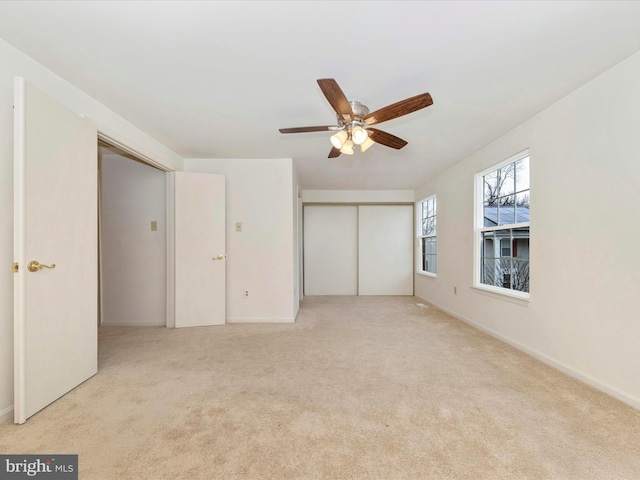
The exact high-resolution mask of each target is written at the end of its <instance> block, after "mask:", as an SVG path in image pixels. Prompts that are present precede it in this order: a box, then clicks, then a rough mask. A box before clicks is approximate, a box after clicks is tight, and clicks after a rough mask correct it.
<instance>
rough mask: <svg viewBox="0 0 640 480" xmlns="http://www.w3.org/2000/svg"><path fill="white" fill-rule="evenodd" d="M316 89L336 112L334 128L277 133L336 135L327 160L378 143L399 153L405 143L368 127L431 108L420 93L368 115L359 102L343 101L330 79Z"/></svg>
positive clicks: (363, 149)
mask: <svg viewBox="0 0 640 480" xmlns="http://www.w3.org/2000/svg"><path fill="white" fill-rule="evenodd" d="M318 85H320V89H321V90H322V93H324V96H325V97H327V100H328V101H329V103H330V104H331V106H332V107H333V109H334V110H335V111H336V114H337V119H338V122H337V123H338V124H337V125H324V126H318V127H294V128H281V129H280V133H305V132H326V131H335V132H336V133H335V134H334V135H332V136H331V144H332V145H333V148H332V149H331V151H330V152H329V158H335V157H338V156H340V154H341V153H344V154H347V155H353V152H354V146H355V145H360V149H361V150H362V151H363V152H364V151H365V150H367V149H368V148H369V147H370V146H371V145H373V144H374V143H380V144H382V145H386V146H387V147H391V148H395V149H396V150H399V149H401V148H402V147H404V146H405V145H406V144H407V142H406V141H404V140H403V139H401V138H398V137H396V136H395V135H391V134H390V133H387V132H383V131H382V130H378V129H377V128H372V127H371V125H376V124H378V123H382V122H386V121H387V120H393V119H394V118H398V117H402V116H403V115H407V114H409V113H413V112H415V111H417V110H420V109H423V108H425V107H428V106H429V105H432V104H433V100H432V99H431V95H429V94H428V93H421V94H420V95H416V96H415V97H411V98H407V99H405V100H401V101H399V102H396V103H394V104H391V105H387V106H386V107H383V108H381V109H379V110H376V111H375V112H373V113H369V109H368V108H367V107H366V106H365V105H363V104H362V103H360V102H359V101H356V100H351V101H349V100H347V97H346V96H345V94H344V93H343V92H342V89H341V88H340V87H339V86H338V83H337V82H336V81H335V80H334V79H333V78H321V79H320V80H318Z"/></svg>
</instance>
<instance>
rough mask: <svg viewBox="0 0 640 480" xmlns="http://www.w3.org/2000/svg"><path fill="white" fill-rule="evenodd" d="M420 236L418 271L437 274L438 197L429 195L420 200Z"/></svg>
mask: <svg viewBox="0 0 640 480" xmlns="http://www.w3.org/2000/svg"><path fill="white" fill-rule="evenodd" d="M418 237H419V239H420V247H419V248H420V254H419V261H420V265H419V266H418V271H419V272H420V273H427V274H429V273H431V274H433V275H435V274H436V270H437V261H436V197H435V195H434V196H433V197H429V198H427V199H426V200H423V201H421V202H420V206H419V208H418Z"/></svg>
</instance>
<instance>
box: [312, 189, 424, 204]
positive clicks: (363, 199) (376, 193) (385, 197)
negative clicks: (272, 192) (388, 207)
mask: <svg viewBox="0 0 640 480" xmlns="http://www.w3.org/2000/svg"><path fill="white" fill-rule="evenodd" d="M413 200H414V191H413V190H304V191H303V192H302V201H303V202H304V203H407V202H413Z"/></svg>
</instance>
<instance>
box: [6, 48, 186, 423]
mask: <svg viewBox="0 0 640 480" xmlns="http://www.w3.org/2000/svg"><path fill="white" fill-rule="evenodd" d="M14 76H21V77H24V78H25V79H26V81H27V82H29V83H31V84H33V85H35V86H36V87H38V88H39V89H40V90H42V91H43V92H45V93H46V94H48V95H49V96H51V97H53V98H55V99H56V100H58V101H59V102H61V103H63V104H64V105H66V106H67V107H69V108H71V109H72V110H74V111H76V112H78V113H81V114H83V115H85V116H86V117H87V118H88V119H90V120H91V121H93V122H94V123H95V124H96V125H97V126H98V129H99V131H101V132H102V133H104V134H106V135H109V136H110V137H111V138H113V139H115V140H117V141H119V142H122V143H125V144H126V145H128V146H129V147H131V148H133V149H135V150H137V151H139V152H140V153H141V154H143V155H146V156H147V157H149V158H151V159H153V160H155V161H157V162H158V163H161V164H163V165H166V166H167V168H169V169H180V168H181V167H182V159H181V158H180V157H179V156H178V155H176V154H175V153H173V152H171V151H170V150H168V149H167V148H165V147H163V146H162V145H161V144H159V143H158V142H156V141H155V140H153V139H152V138H151V137H149V136H148V135H146V134H145V133H143V132H142V131H141V130H139V129H137V128H136V127H134V126H133V125H132V124H130V123H129V122H127V121H126V120H124V119H123V118H122V117H120V116H118V115H117V114H115V113H114V112H112V111H110V110H109V109H107V108H106V107H104V106H103V105H101V104H100V103H98V102H97V101H95V100H94V99H92V98H91V97H89V96H88V95H86V94H85V93H83V92H82V91H80V90H79V89H78V88H76V87H74V86H73V85H71V84H70V83H68V82H67V81H65V80H63V79H62V78H60V77H58V76H57V75H55V74H53V73H52V72H51V71H49V70H47V69H46V68H44V67H43V66H42V65H40V64H39V63H37V62H35V61H34V60H32V59H31V58H29V57H28V56H26V55H24V54H23V53H21V52H20V51H18V50H16V49H15V48H13V47H12V46H10V45H9V44H8V43H6V42H5V41H3V40H0V265H5V266H7V268H0V421H3V420H9V419H11V417H12V415H13V412H12V409H13V274H12V273H11V270H10V269H9V268H8V265H10V264H11V262H12V261H13V233H12V232H13V78H14Z"/></svg>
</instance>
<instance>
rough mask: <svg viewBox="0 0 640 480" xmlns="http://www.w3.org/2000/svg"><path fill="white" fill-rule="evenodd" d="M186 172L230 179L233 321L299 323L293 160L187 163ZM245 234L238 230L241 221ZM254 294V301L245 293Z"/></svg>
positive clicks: (229, 262) (230, 309) (229, 282)
mask: <svg viewBox="0 0 640 480" xmlns="http://www.w3.org/2000/svg"><path fill="white" fill-rule="evenodd" d="M184 167H185V171H187V172H202V173H218V174H222V175H224V176H225V177H226V182H227V183H226V191H227V198H226V203H227V205H226V209H227V252H226V253H227V256H228V257H227V321H228V322H293V321H294V320H295V313H294V301H293V300H292V298H293V296H297V292H296V291H295V287H294V279H295V276H296V275H297V271H296V270H295V267H294V255H295V253H294V254H292V252H297V246H296V245H295V242H294V239H295V230H294V223H295V222H294V215H293V208H292V206H293V205H294V203H295V199H294V193H293V192H294V188H295V187H293V184H294V178H293V162H292V160H291V159H232V160H221V159H185V161H184ZM237 222H241V223H242V232H236V223H237ZM244 290H249V298H244V297H243V295H242V292H243V291H244Z"/></svg>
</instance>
